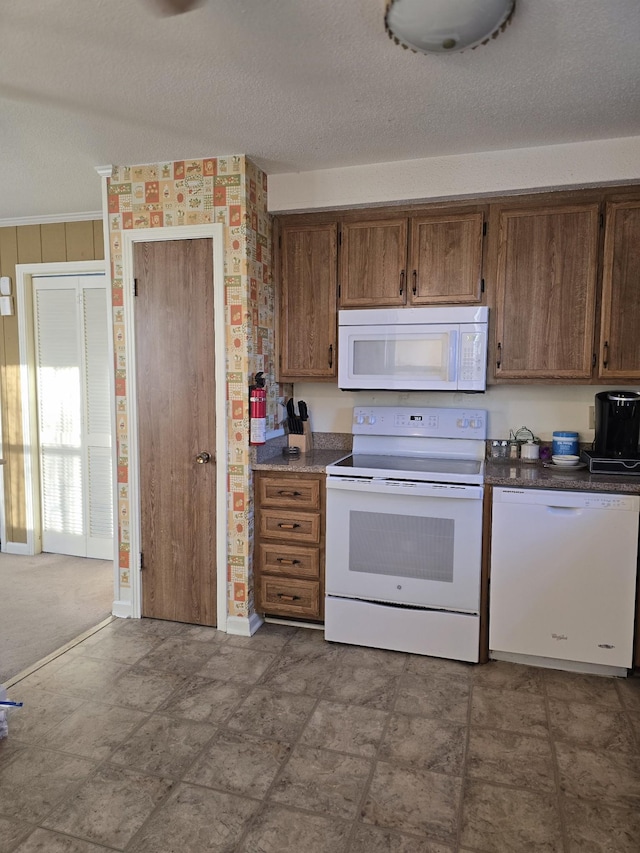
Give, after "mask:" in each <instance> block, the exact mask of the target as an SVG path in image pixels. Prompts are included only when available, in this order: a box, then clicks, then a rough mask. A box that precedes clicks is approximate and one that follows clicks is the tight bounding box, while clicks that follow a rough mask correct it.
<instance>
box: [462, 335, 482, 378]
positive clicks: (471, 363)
mask: <svg viewBox="0 0 640 853" xmlns="http://www.w3.org/2000/svg"><path fill="white" fill-rule="evenodd" d="M486 363H487V336H486V334H485V333H484V332H462V334H461V335H460V373H459V378H460V381H461V382H473V381H475V380H476V379H482V378H483V376H484V375H485V373H486Z"/></svg>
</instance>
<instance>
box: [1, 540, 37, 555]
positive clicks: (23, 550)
mask: <svg viewBox="0 0 640 853" xmlns="http://www.w3.org/2000/svg"><path fill="white" fill-rule="evenodd" d="M2 550H3V551H4V553H5V554H20V555H21V556H23V557H33V556H34V554H33V551H32V549H31V548H30V547H29V546H28V545H27V543H26V542H4V543H3V545H2Z"/></svg>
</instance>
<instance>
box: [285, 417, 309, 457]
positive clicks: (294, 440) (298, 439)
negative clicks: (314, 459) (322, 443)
mask: <svg viewBox="0 0 640 853" xmlns="http://www.w3.org/2000/svg"><path fill="white" fill-rule="evenodd" d="M302 430H303V432H302V435H295V434H294V433H292V432H290V433H289V447H299V448H300V453H310V452H311V451H312V450H313V436H312V433H311V425H310V424H309V421H303V422H302Z"/></svg>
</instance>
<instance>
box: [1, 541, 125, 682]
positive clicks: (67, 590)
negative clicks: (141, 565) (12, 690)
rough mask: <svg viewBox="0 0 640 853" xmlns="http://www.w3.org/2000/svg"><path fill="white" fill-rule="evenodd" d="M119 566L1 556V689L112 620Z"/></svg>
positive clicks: (56, 558)
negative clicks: (115, 578) (103, 621)
mask: <svg viewBox="0 0 640 853" xmlns="http://www.w3.org/2000/svg"><path fill="white" fill-rule="evenodd" d="M112 604H113V562H112V561H111V560H89V559H83V558H81V557H67V556H63V555H60V554H38V555H36V556H35V557H22V556H15V555H13V554H4V553H1V554H0V684H3V683H4V682H5V681H7V680H8V679H9V678H11V677H12V676H14V675H16V674H17V673H19V672H22V670H23V669H26V668H27V667H29V666H32V665H33V664H34V663H37V662H38V661H39V660H41V659H42V658H43V657H46V656H47V655H49V654H51V653H52V652H54V651H56V650H57V649H59V648H60V647H61V646H63V645H65V643H68V642H69V641H70V640H73V639H74V638H75V637H77V636H78V634H81V633H82V632H83V631H87V630H88V629H89V628H93V627H94V625H97V624H98V623H99V622H102V620H103V619H106V618H107V617H108V616H110V615H111V606H112Z"/></svg>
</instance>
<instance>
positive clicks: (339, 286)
mask: <svg viewBox="0 0 640 853" xmlns="http://www.w3.org/2000/svg"><path fill="white" fill-rule="evenodd" d="M341 293H342V286H341V285H338V299H340V294H341Z"/></svg>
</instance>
